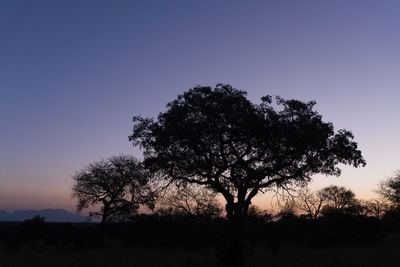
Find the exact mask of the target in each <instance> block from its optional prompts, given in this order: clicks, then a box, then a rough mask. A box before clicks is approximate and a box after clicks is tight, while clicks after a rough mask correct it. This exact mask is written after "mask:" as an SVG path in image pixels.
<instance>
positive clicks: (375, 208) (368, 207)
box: [362, 199, 389, 219]
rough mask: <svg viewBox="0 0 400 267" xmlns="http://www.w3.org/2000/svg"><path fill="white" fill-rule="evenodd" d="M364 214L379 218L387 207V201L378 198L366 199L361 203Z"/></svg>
mask: <svg viewBox="0 0 400 267" xmlns="http://www.w3.org/2000/svg"><path fill="white" fill-rule="evenodd" d="M362 205H363V206H364V210H365V215H367V216H374V217H376V218H379V219H381V218H382V217H383V215H384V214H385V212H386V211H387V210H388V209H389V203H387V202H386V201H383V200H380V199H372V200H366V201H364V202H363V203H362Z"/></svg>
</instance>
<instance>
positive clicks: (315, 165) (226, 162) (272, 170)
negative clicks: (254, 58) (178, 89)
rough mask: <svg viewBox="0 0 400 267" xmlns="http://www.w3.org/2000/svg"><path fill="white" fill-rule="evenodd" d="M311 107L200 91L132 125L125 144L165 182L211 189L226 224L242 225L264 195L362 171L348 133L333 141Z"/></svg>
mask: <svg viewBox="0 0 400 267" xmlns="http://www.w3.org/2000/svg"><path fill="white" fill-rule="evenodd" d="M314 105H315V102H313V101H310V102H302V101H298V100H286V99H283V98H280V97H276V98H275V100H273V98H272V97H271V96H265V97H262V98H261V103H260V104H253V103H251V102H250V101H249V100H248V99H247V98H246V92H245V91H241V90H237V89H235V88H233V87H231V86H230V85H224V84H218V85H217V86H216V88H214V89H213V88H211V87H200V86H199V87H195V88H192V89H190V90H188V91H186V92H184V93H183V94H182V95H179V96H178V98H177V99H176V100H174V101H172V102H170V103H168V105H167V111H166V112H162V113H160V114H159V115H158V119H157V120H154V119H151V118H142V117H137V116H136V117H134V128H133V133H132V135H131V136H130V137H129V139H130V140H131V141H132V142H133V144H134V145H137V146H140V147H141V148H143V149H144V156H145V165H146V167H148V168H149V169H151V170H152V171H157V172H161V173H162V174H163V175H164V178H165V179H166V180H169V181H170V182H176V183H181V182H185V183H191V184H198V185H203V186H208V187H210V188H212V189H214V190H215V191H216V192H218V193H220V194H221V195H222V196H223V197H224V199H225V201H226V214H227V217H228V218H229V220H231V221H235V222H236V223H239V224H242V223H243V220H244V219H245V217H246V216H247V213H248V208H249V206H250V204H251V200H252V199H253V198H254V197H255V196H256V195H257V194H258V193H260V192H263V191H262V190H264V189H268V188H272V187H278V188H290V187H293V186H298V185H304V184H305V183H307V182H309V181H310V179H311V176H312V175H313V174H316V173H323V174H328V175H339V174H340V169H339V168H338V167H337V165H338V164H339V163H342V164H349V165H353V166H354V167H358V166H363V165H365V160H364V159H363V157H362V155H361V151H360V150H358V149H357V144H356V143H355V142H354V141H352V139H353V135H352V134H351V132H349V131H346V130H340V131H338V132H336V133H335V131H334V128H333V125H332V124H331V123H326V122H323V121H322V117H321V115H319V114H318V113H317V112H316V111H315V110H314V109H313V107H314Z"/></svg>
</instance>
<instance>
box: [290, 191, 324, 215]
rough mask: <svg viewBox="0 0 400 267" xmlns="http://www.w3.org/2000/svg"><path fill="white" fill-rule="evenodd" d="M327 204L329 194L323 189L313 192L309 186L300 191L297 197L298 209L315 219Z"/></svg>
mask: <svg viewBox="0 0 400 267" xmlns="http://www.w3.org/2000/svg"><path fill="white" fill-rule="evenodd" d="M326 204H327V196H326V194H323V192H322V191H321V190H320V191H317V192H312V191H311V190H310V189H309V188H308V187H305V188H302V189H300V190H299V191H298V195H297V197H296V207H297V209H299V210H300V211H302V212H305V213H306V215H307V216H308V217H310V218H311V219H313V220H315V219H317V217H318V216H319V215H320V214H321V211H322V209H323V208H324V207H325V205H326Z"/></svg>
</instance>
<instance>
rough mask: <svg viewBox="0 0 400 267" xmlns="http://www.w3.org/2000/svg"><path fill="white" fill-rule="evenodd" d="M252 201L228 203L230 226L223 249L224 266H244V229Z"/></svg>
mask: <svg viewBox="0 0 400 267" xmlns="http://www.w3.org/2000/svg"><path fill="white" fill-rule="evenodd" d="M249 205H250V203H245V202H242V203H234V202H229V203H227V204H226V213H227V217H228V220H229V222H228V223H229V228H228V231H227V236H226V238H225V244H224V251H223V260H222V264H223V266H230V267H231V266H232V267H242V266H244V257H243V229H244V224H245V222H246V217H247V212H248V209H249Z"/></svg>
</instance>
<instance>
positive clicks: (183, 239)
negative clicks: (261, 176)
mask: <svg viewBox="0 0 400 267" xmlns="http://www.w3.org/2000/svg"><path fill="white" fill-rule="evenodd" d="M249 210H251V211H252V212H251V213H250V214H251V215H250V214H249V218H248V220H247V221H246V222H245V224H244V228H243V232H242V235H241V238H242V241H243V242H241V243H240V246H241V247H240V249H241V250H242V253H243V255H242V256H243V260H244V265H246V266H264V265H265V264H264V265H263V264H261V262H260V263H258V264H250V263H249V262H253V258H254V257H267V258H268V259H270V260H271V262H276V263H277V264H278V263H279V262H280V261H282V262H283V261H284V260H283V258H282V257H281V255H285V253H289V252H290V251H291V249H292V248H298V249H300V250H305V249H308V250H310V251H314V252H313V253H318V251H325V253H327V251H332V252H331V256H334V255H335V254H334V253H335V252H334V251H335V250H336V249H337V248H340V247H347V248H354V247H359V248H360V249H361V248H364V247H371V246H372V247H374V248H375V249H379V248H380V247H382V248H386V249H387V248H388V247H392V248H393V249H396V248H397V249H398V246H399V245H400V238H399V237H398V233H399V230H400V228H399V227H398V224H397V227H395V226H394V225H393V218H394V217H392V218H391V219H390V220H389V219H387V218H385V217H383V218H382V219H379V218H378V217H374V216H366V215H354V214H351V213H343V212H331V213H326V214H323V215H321V216H318V217H317V218H316V219H310V218H309V217H306V216H301V215H297V214H295V213H290V212H287V211H286V212H281V213H280V214H279V216H273V215H271V214H268V213H266V212H262V211H260V210H259V209H258V208H256V207H254V206H252V207H251V208H250V209H249ZM392 216H393V215H392ZM397 218H400V217H397ZM397 220H398V219H397ZM230 225H231V223H229V221H228V220H226V219H225V218H223V217H214V218H211V217H209V216H201V215H186V214H182V213H180V214H170V215H159V214H149V215H143V214H142V215H136V216H134V217H132V220H131V221H130V222H118V223H107V224H97V223H73V224H71V223H46V222H45V221H44V220H43V218H33V219H32V220H27V221H26V222H23V223H0V233H1V235H0V259H2V255H3V256H4V255H8V256H7V257H8V258H12V257H13V255H21V253H23V254H27V255H29V253H44V254H46V253H48V252H52V251H57V253H59V254H60V255H64V254H65V253H78V252H79V253H82V252H85V251H87V252H85V253H89V251H93V250H94V251H98V253H100V252H101V251H108V250H111V251H117V250H122V251H132V252H131V253H134V251H147V252H148V253H150V252H151V253H156V254H152V255H153V256H151V257H155V258H150V259H147V260H145V259H142V261H143V264H138V265H140V266H151V264H150V263H153V264H154V262H157V261H156V257H157V255H161V254H162V253H169V254H171V255H174V253H177V252H178V251H179V253H183V252H184V253H186V254H183V255H191V254H192V253H196V252H198V251H203V252H202V253H203V255H205V254H204V253H206V255H207V262H206V263H204V262H203V263H201V259H200V258H197V259H195V260H193V261H191V262H190V264H188V263H187V262H186V263H185V262H183V263H182V262H181V263H180V264H177V266H201V265H202V264H203V265H204V264H206V265H208V266H220V265H221V264H223V263H225V264H226V262H227V258H228V260H229V259H232V257H231V256H232V255H231V254H230V253H231V251H230V249H231V247H229V246H227V245H226V244H227V241H231V236H230V234H231V230H230V228H229V227H230ZM393 238H394V240H395V243H394V244H393V243H392V242H393ZM114 249H115V250H114ZM206 251H207V252H206ZM2 253H5V254H2ZM15 253H17V254H15ZM23 254H22V255H23ZM128 254H129V253H128ZM146 255H147V256H149V254H146ZM121 257H124V256H123V255H121ZM116 261H117V262H118V261H121V259H116ZM196 262H197V263H196ZM312 262H313V261H312V260H309V263H312ZM145 263H146V264H145ZM107 264H109V262H108V263H100V264H99V266H107ZM147 264H148V265H147ZM155 265H159V266H172V265H164V263H162V262H161V263H160V262H157V263H156V264H155ZM297 265H300V266H309V265H312V264H297ZM328 265H330V264H328ZM31 266H35V265H31ZM60 266H67V265H63V263H62V262H60ZM68 266H81V265H79V264H76V265H68ZM134 266H136V265H134ZM285 266H287V265H285Z"/></svg>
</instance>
